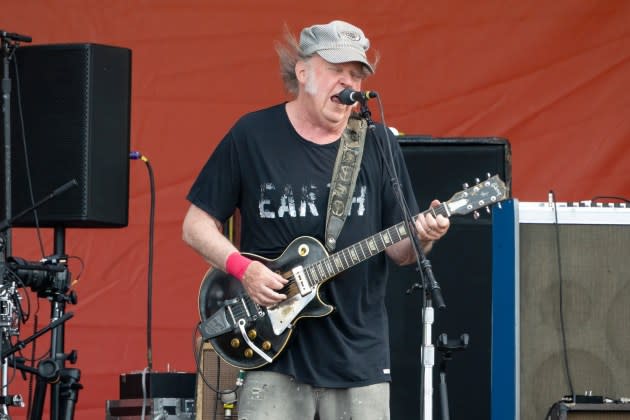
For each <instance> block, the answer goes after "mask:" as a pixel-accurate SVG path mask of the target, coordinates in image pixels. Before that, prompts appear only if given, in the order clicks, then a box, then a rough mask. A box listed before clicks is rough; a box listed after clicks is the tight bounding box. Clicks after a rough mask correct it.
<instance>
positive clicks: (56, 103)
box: [0, 44, 131, 227]
mask: <svg viewBox="0 0 630 420" xmlns="http://www.w3.org/2000/svg"><path fill="white" fill-rule="evenodd" d="M15 65H16V66H17V72H16V71H15V66H11V72H12V86H13V88H12V101H11V116H12V118H11V134H12V136H11V137H12V140H11V178H12V182H11V189H12V191H11V192H12V215H13V216H14V215H16V214H17V213H19V212H21V211H22V210H25V209H27V208H29V207H30V206H31V204H32V202H31V196H30V191H29V185H28V182H27V180H28V178H27V175H28V172H27V165H26V162H25V160H26V159H27V158H28V167H29V169H30V175H31V179H32V185H33V195H34V197H33V198H34V201H35V202H37V201H39V200H41V199H43V198H44V197H46V196H47V195H48V194H50V193H51V192H52V191H53V190H55V189H56V188H57V187H59V186H61V185H63V184H65V183H66V182H68V181H70V180H72V179H75V180H76V181H77V183H78V188H72V189H70V190H68V191H67V192H65V193H63V194H62V195H59V196H58V197H56V198H54V199H52V200H50V201H48V202H47V203H46V204H44V205H42V206H41V207H40V208H39V209H38V210H37V211H38V217H39V223H40V225H41V226H47V227H56V226H70V227H121V226H126V225H127V217H128V205H129V204H128V201H129V126H130V95H131V51H130V50H128V49H125V48H119V47H112V46H105V45H97V44H55V45H36V46H29V47H23V48H19V49H17V50H16V54H15ZM18 82H19V85H18ZM18 99H20V101H18ZM20 103H21V105H22V115H23V119H24V127H23V128H22V124H21V118H20V117H21V113H20V107H19V105H20ZM23 140H24V141H23ZM24 143H26V153H25V146H24ZM0 166H1V167H2V173H3V174H4V152H3V159H2V162H0ZM2 189H3V190H4V185H3V186H2ZM4 198H5V194H4V191H3V194H2V197H1V198H0V199H1V200H2V203H3V205H2V213H4V207H5V206H4ZM14 225H15V226H25V227H32V226H34V225H35V218H34V216H33V215H32V214H28V215H26V216H24V217H23V218H22V219H20V220H16V222H15V223H14Z"/></svg>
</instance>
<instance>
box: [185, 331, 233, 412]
mask: <svg viewBox="0 0 630 420" xmlns="http://www.w3.org/2000/svg"><path fill="white" fill-rule="evenodd" d="M199 367H200V369H199V370H200V372H201V373H198V374H197V396H196V411H197V415H196V417H195V419H196V420H224V419H228V418H233V419H236V416H237V413H238V399H237V400H236V402H235V403H234V408H233V409H231V416H232V417H226V410H225V408H224V405H223V401H222V398H221V397H222V396H221V395H219V394H217V392H215V391H221V392H224V391H228V390H233V389H234V388H235V385H236V379H237V378H238V375H239V372H240V371H239V369H237V368H235V367H234V366H231V365H229V364H227V363H225V362H224V361H223V360H222V359H221V358H220V357H219V356H217V354H216V353H215V351H214V350H213V349H212V345H211V344H210V343H204V344H203V347H202V351H201V357H200V366H199ZM202 375H203V376H202ZM210 387H212V388H214V390H213V389H211V388H210ZM226 397H228V394H226ZM226 397H224V400H226V401H228V400H229V398H226ZM228 414H229V413H228Z"/></svg>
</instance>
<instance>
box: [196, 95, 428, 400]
mask: <svg viewBox="0 0 630 420" xmlns="http://www.w3.org/2000/svg"><path fill="white" fill-rule="evenodd" d="M376 130H382V127H381V126H377V127H376ZM389 141H390V142H391V143H390V144H391V146H392V149H393V153H394V157H395V160H396V164H397V171H398V174H399V177H400V180H401V184H402V190H403V192H404V194H405V197H406V199H407V202H408V204H409V205H410V207H411V211H412V212H413V213H414V214H415V213H417V205H416V202H415V198H414V195H413V191H412V189H411V184H410V181H409V175H408V174H407V170H406V167H405V165H404V160H403V158H402V153H401V151H400V148H399V146H398V144H397V142H396V141H394V140H391V139H390V140H389ZM338 147H339V141H336V142H334V143H330V144H326V145H318V144H315V143H312V142H310V141H307V140H305V139H303V138H302V137H301V136H300V135H299V134H298V133H297V132H296V131H295V129H294V128H293V126H292V125H291V123H290V122H289V119H288V116H287V114H286V110H285V104H280V105H276V106H273V107H271V108H267V109H264V110H261V111H257V112H253V113H250V114H247V115H245V116H244V117H242V118H241V119H240V120H239V121H238V122H237V123H236V124H235V125H234V127H232V129H231V130H230V131H229V132H228V133H227V135H226V136H225V137H224V138H223V140H222V141H221V142H220V144H219V145H218V147H217V149H216V150H215V151H214V153H213V154H212V155H211V157H210V159H209V160H208V162H207V163H206V164H205V166H204V168H203V169H202V171H201V173H200V174H199V177H198V178H197V180H196V181H195V183H194V184H193V186H192V188H191V190H190V192H189V194H188V200H190V202H191V203H193V204H194V205H196V206H197V207H199V208H201V209H203V210H205V211H206V212H208V213H209V214H210V215H212V216H214V217H215V218H217V219H218V220H219V221H225V220H227V218H229V217H230V216H231V215H232V213H233V212H234V210H235V209H236V208H239V210H240V214H241V251H243V252H250V253H254V254H258V255H261V256H264V257H266V258H275V257H277V256H279V255H280V254H281V253H282V251H283V250H284V249H285V248H286V247H287V245H289V243H290V242H291V241H292V240H294V239H295V238H297V237H299V236H304V235H306V236H312V237H314V238H316V239H317V240H319V241H320V242H321V241H322V239H323V236H324V231H325V224H326V207H327V202H328V195H329V186H330V181H331V178H332V170H333V167H334V163H335V159H336V156H337V150H338ZM400 221H401V216H400V212H399V211H398V207H397V204H396V200H395V199H394V194H393V190H392V187H391V185H390V177H389V175H388V174H387V171H386V168H385V165H384V161H383V158H382V157H381V154H380V152H379V148H378V146H377V145H376V138H375V136H374V134H373V133H369V132H368V134H367V138H366V141H365V148H364V152H363V159H362V162H361V170H360V172H359V175H358V179H357V182H356V187H355V190H354V196H353V199H352V206H351V209H350V212H349V215H348V217H347V219H346V222H345V225H344V227H343V229H342V231H341V234H340V235H339V238H338V240H337V248H336V249H337V250H341V249H343V248H345V247H347V246H349V245H352V244H355V243H356V242H359V241H361V240H363V239H365V238H366V237H368V236H371V235H373V234H375V233H377V232H380V231H382V230H383V229H385V228H388V227H390V226H392V225H394V224H396V223H398V222H400ZM385 258H386V256H385V254H384V253H380V254H378V255H376V256H374V257H372V258H370V259H368V260H367V261H364V262H362V263H360V264H359V265H357V266H355V267H353V268H350V269H348V270H347V271H345V272H343V273H341V274H339V275H338V276H337V277H335V278H334V279H331V280H329V281H328V282H326V283H325V284H324V285H322V287H321V290H320V294H321V296H322V299H323V300H324V301H325V302H326V303H329V304H331V305H333V306H334V307H335V311H334V312H333V313H332V314H331V315H329V316H326V317H323V318H305V319H301V320H300V321H298V322H297V324H296V331H295V332H294V333H293V337H292V340H291V341H290V343H289V345H288V346H287V348H286V349H285V350H284V351H283V353H282V354H281V355H280V356H279V357H278V358H277V359H276V360H274V362H273V363H272V364H270V365H267V366H265V367H264V368H263V369H268V370H271V371H276V372H281V373H284V374H287V375H291V376H293V377H295V378H296V379H297V380H298V381H300V382H304V383H308V384H311V385H314V386H321V387H333V388H345V387H351V386H364V385H370V384H373V383H378V382H383V381H389V380H390V372H389V368H390V363H389V332H388V326H387V311H386V309H385V292H386V281H387V264H386V260H385Z"/></svg>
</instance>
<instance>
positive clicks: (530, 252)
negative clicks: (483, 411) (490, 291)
mask: <svg viewBox="0 0 630 420" xmlns="http://www.w3.org/2000/svg"><path fill="white" fill-rule="evenodd" d="M512 204H513V206H512ZM510 208H511V209H512V222H513V223H512V225H509V224H506V223H503V221H502V220H501V219H502V216H501V214H502V213H506V212H508V210H510ZM494 217H495V220H494V221H495V228H496V229H497V230H496V232H495V233H496V234H495V236H494V238H493V239H494V245H493V247H494V252H493V259H494V268H495V270H494V275H493V277H494V279H495V282H494V285H495V286H496V287H495V290H494V292H495V293H494V295H495V298H494V299H493V301H494V302H495V303H496V305H495V307H494V308H493V311H494V312H495V316H494V317H493V319H494V320H495V321H496V322H495V323H494V324H493V361H496V362H499V361H501V360H503V362H504V364H503V365H499V364H498V363H496V364H494V366H493V385H496V386H497V387H496V388H493V401H494V399H495V397H496V399H497V401H496V402H497V404H496V405H495V406H494V407H493V419H504V418H515V419H519V418H520V419H523V420H529V419H541V418H544V416H545V415H546V414H547V413H548V411H549V407H551V406H552V405H553V404H554V403H555V402H557V401H559V400H560V399H561V398H562V397H563V396H565V395H571V393H574V394H576V395H585V394H586V395H598V396H603V397H606V398H609V399H611V400H619V399H622V398H627V397H628V395H627V392H628V390H630V352H629V351H628V349H629V348H630V331H629V330H628V321H629V320H630V305H628V302H630V258H628V249H630V208H627V207H625V206H624V205H613V204H605V205H600V204H596V205H593V204H591V203H589V202H581V203H533V202H529V203H528V202H522V203H518V202H517V201H516V200H514V203H506V205H505V206H504V208H503V210H499V211H497V210H496V209H495V211H494ZM507 219H509V217H508V218H507ZM556 220H557V223H556ZM510 254H511V255H510ZM499 287H501V288H503V291H504V293H503V294H499V293H497V291H498V288H499ZM501 329H502V330H501ZM569 377H570V379H571V381H570V382H569V380H568V378H569ZM495 391H496V392H495ZM604 406H605V407H620V405H614V404H610V405H604ZM576 407H577V406H573V407H572V410H573V411H575V414H572V416H571V415H570V416H569V418H575V419H581V418H586V419H591V418H594V419H599V418H606V419H609V418H628V417H614V416H612V414H610V413H607V414H602V415H603V416H607V417H593V416H591V417H588V416H586V417H580V416H581V415H582V414H579V413H581V411H579V410H577V408H576ZM602 407H603V406H602ZM585 408H591V409H594V408H596V405H593V404H586V405H585ZM495 409H496V410H497V411H496V412H495ZM499 409H505V411H502V412H501V413H502V414H501V415H497V416H495V414H498V413H499V411H498V410H499ZM583 411H586V410H583ZM568 412H569V413H571V412H572V411H568ZM589 415H590V414H589ZM619 415H627V414H623V413H622V414H619Z"/></svg>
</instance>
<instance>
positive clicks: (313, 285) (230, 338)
mask: <svg viewBox="0 0 630 420" xmlns="http://www.w3.org/2000/svg"><path fill="white" fill-rule="evenodd" d="M506 198H507V189H506V186H505V183H504V182H503V181H502V180H501V179H500V178H499V176H498V175H495V176H493V177H491V178H489V179H487V180H486V181H483V182H480V183H478V184H477V185H475V186H473V187H470V188H466V189H465V190H463V191H460V192H458V193H456V194H455V195H453V197H451V199H450V200H448V201H446V202H443V203H441V204H440V205H439V206H438V207H435V208H431V209H428V210H426V211H425V212H424V214H428V213H432V214H433V215H434V216H437V215H439V214H441V215H443V216H446V217H450V216H453V215H465V214H468V213H472V212H475V214H476V213H477V210H478V209H481V208H484V207H488V206H490V205H493V204H495V203H498V202H500V201H503V200H505V199H506ZM408 235H409V231H408V229H407V226H406V225H405V223H404V222H401V223H398V224H397V225H395V226H392V227H390V228H388V229H385V230H383V231H382V232H379V233H377V234H375V235H372V236H370V237H368V238H366V239H364V240H362V241H360V242H358V243H356V244H354V245H351V246H349V247H347V248H344V249H342V250H340V251H338V252H335V253H334V254H332V255H328V253H327V252H326V249H325V248H324V246H323V245H322V244H321V243H320V242H319V241H318V240H317V239H315V238H312V237H309V236H302V237H299V238H297V239H295V240H294V241H293V242H291V244H289V246H288V247H287V248H286V249H285V250H284V252H283V253H282V255H280V256H279V257H278V258H276V259H273V260H271V259H266V258H263V257H260V256H258V255H254V254H247V253H243V255H246V256H247V257H248V258H251V259H253V260H256V261H260V262H261V263H263V264H264V265H265V266H267V267H268V268H269V269H270V270H272V271H275V272H277V273H279V274H280V275H281V276H283V277H284V278H286V279H287V280H288V283H287V284H286V285H285V286H284V287H283V289H282V290H280V291H279V292H280V293H283V294H285V295H286V296H287V298H286V299H285V300H284V301H282V302H280V303H277V304H275V305H274V306H271V307H264V306H261V305H258V304H256V303H254V301H253V300H252V299H251V298H250V297H249V296H248V295H247V294H246V292H245V289H244V288H243V286H242V284H241V282H240V281H239V280H237V279H236V278H234V277H232V276H230V275H229V274H226V273H224V272H223V271H221V270H217V269H212V268H211V269H210V270H208V272H207V273H206V275H205V276H204V278H203V280H202V282H201V287H200V291H199V312H200V316H201V323H200V326H199V329H200V333H201V336H202V338H203V339H204V341H210V343H211V344H212V347H213V348H214V350H215V351H216V353H217V354H218V355H219V356H220V357H221V358H222V359H223V360H225V361H226V362H227V363H229V364H231V365H233V366H235V367H237V368H240V369H254V368H257V367H261V366H264V365H266V364H269V363H272V362H273V360H274V359H275V358H277V357H278V356H279V355H280V354H281V353H282V351H283V350H284V349H285V347H286V346H287V344H288V342H289V338H290V337H291V334H292V332H293V330H294V327H295V325H296V323H297V321H299V320H300V319H302V318H309V317H323V316H326V315H329V314H330V313H331V312H332V311H333V310H334V308H333V307H332V306H331V305H328V304H327V303H325V302H324V301H322V300H321V298H320V296H319V288H320V287H321V286H322V285H323V284H324V283H326V282H327V281H329V280H331V279H332V278H333V277H335V276H336V275H337V274H339V273H341V272H342V271H345V270H347V269H349V268H350V267H353V266H355V265H357V264H359V263H360V262H362V261H365V260H367V259H368V258H370V257H372V256H374V255H376V254H378V253H380V252H382V251H384V250H385V249H386V248H388V247H389V246H391V245H393V244H395V243H397V242H399V241H401V240H403V239H405V238H407V237H408Z"/></svg>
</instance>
